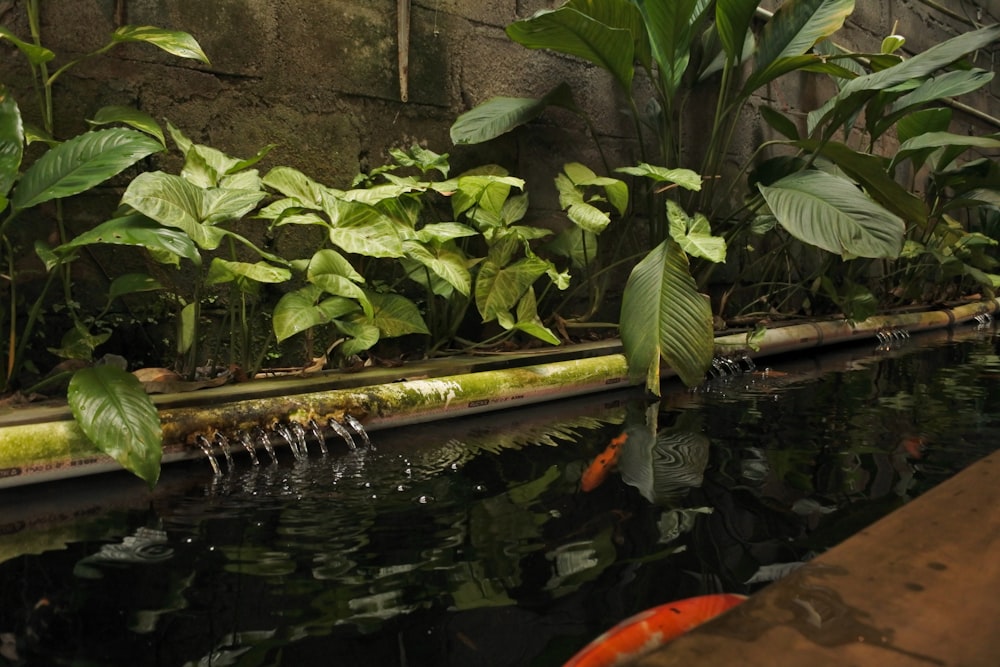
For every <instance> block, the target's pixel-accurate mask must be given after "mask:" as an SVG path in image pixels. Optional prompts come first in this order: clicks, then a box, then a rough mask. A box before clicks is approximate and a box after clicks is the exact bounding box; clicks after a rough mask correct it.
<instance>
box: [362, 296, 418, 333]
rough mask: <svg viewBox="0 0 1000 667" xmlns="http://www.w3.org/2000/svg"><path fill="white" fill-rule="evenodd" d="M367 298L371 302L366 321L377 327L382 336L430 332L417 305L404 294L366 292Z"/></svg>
mask: <svg viewBox="0 0 1000 667" xmlns="http://www.w3.org/2000/svg"><path fill="white" fill-rule="evenodd" d="M368 299H369V300H370V301H371V304H372V316H371V318H369V320H368V323H369V324H373V325H375V326H376V327H378V330H379V332H380V334H381V337H382V338H395V337H397V336H406V335H407V334H429V333H430V330H429V329H428V328H427V323H426V322H424V318H423V317H421V315H420V310H419V309H418V308H417V305H416V304H415V303H413V302H412V301H410V300H409V299H407V298H406V297H405V296H401V295H399V294H380V293H378V292H368Z"/></svg>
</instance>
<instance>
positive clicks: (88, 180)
mask: <svg viewBox="0 0 1000 667" xmlns="http://www.w3.org/2000/svg"><path fill="white" fill-rule="evenodd" d="M162 149H163V146H162V145H161V144H160V143H159V142H157V141H156V140H155V139H153V138H152V137H150V136H148V135H146V134H143V133H142V132H136V131H135V130H129V129H126V128H120V127H119V128H109V129H106V130H96V131H94V132H84V133H83V134H81V135H78V136H76V137H73V138H72V139H70V140H69V141H66V142H64V143H61V144H59V145H57V146H55V147H54V148H51V149H49V150H48V151H46V152H45V154H44V155H42V157H40V158H38V160H37V161H35V163H34V164H32V165H31V166H30V167H29V168H28V169H27V170H26V171H25V172H24V175H23V176H22V177H21V180H20V181H19V182H18V184H17V186H16V187H15V188H14V194H13V196H12V197H11V203H12V204H13V206H14V208H15V209H25V208H30V207H32V206H35V205H37V204H41V203H42V202H46V201H49V200H51V199H61V198H63V197H69V196H72V195H75V194H79V193H81V192H85V191H87V190H89V189H90V188H92V187H94V186H95V185H98V184H100V183H103V182H104V181H106V180H108V179H109V178H111V177H112V176H114V175H116V174H118V173H120V172H121V171H123V170H124V169H126V168H128V167H130V166H132V165H133V164H135V163H136V162H138V161H139V160H141V159H142V158H144V157H146V156H147V155H151V154H153V153H156V152H157V151H160V150H162Z"/></svg>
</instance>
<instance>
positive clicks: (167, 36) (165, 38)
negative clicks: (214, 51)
mask: <svg viewBox="0 0 1000 667" xmlns="http://www.w3.org/2000/svg"><path fill="white" fill-rule="evenodd" d="M111 41H112V44H118V43H121V42H145V43H147V44H153V45H154V46H156V47H158V48H160V49H163V50H164V51H166V52H167V53H170V54H172V55H175V56H179V57H181V58H191V59H193V60H198V61H201V62H203V63H205V64H206V65H208V64H210V63H209V61H208V56H206V55H205V52H204V51H202V50H201V45H200V44H198V40H196V39H195V38H194V37H192V36H191V35H189V34H188V33H186V32H180V31H177V30H164V29H162V28H156V27H153V26H148V25H142V26H136V25H123V26H121V27H120V28H118V29H117V30H115V32H114V34H113V35H112V36H111Z"/></svg>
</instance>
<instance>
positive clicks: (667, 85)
mask: <svg viewBox="0 0 1000 667" xmlns="http://www.w3.org/2000/svg"><path fill="white" fill-rule="evenodd" d="M633 4H635V5H636V6H637V7H638V8H639V13H640V14H641V15H642V18H643V22H644V23H645V25H646V34H647V36H648V37H649V45H650V49H651V52H652V55H653V60H655V61H656V64H657V66H658V68H659V72H660V79H661V81H662V82H663V89H664V92H663V94H664V95H665V96H667V97H672V96H673V95H674V94H675V93H676V91H677V89H678V87H679V86H680V84H681V79H682V77H683V76H684V72H685V71H686V70H687V67H688V62H689V61H690V58H691V41H692V39H694V38H695V35H694V30H693V27H694V23H695V22H696V20H697V19H698V12H699V11H701V10H704V9H705V8H706V5H705V3H703V2H701V0H672V1H671V2H663V1H662V0H633Z"/></svg>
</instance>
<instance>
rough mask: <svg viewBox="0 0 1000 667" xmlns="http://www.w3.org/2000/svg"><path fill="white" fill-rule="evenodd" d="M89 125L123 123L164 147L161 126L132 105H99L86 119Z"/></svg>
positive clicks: (164, 142) (165, 142) (164, 141)
mask: <svg viewBox="0 0 1000 667" xmlns="http://www.w3.org/2000/svg"><path fill="white" fill-rule="evenodd" d="M87 122H88V123H90V124H91V125H112V124H114V123H124V124H125V125H128V126H130V127H132V128H134V129H136V130H139V131H140V132H145V133H146V134H148V135H150V136H152V137H154V138H156V140H157V141H159V142H160V145H161V146H163V147H166V145H167V140H166V138H165V137H164V136H163V128H161V127H160V124H159V123H157V122H156V120H154V119H153V117H152V116H150V115H149V114H148V113H146V112H144V111H139V110H138V109H133V108H132V107H121V106H108V107H101V108H100V109H98V110H97V113H96V114H94V117H93V118H92V119H90V120H89V121H87Z"/></svg>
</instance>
